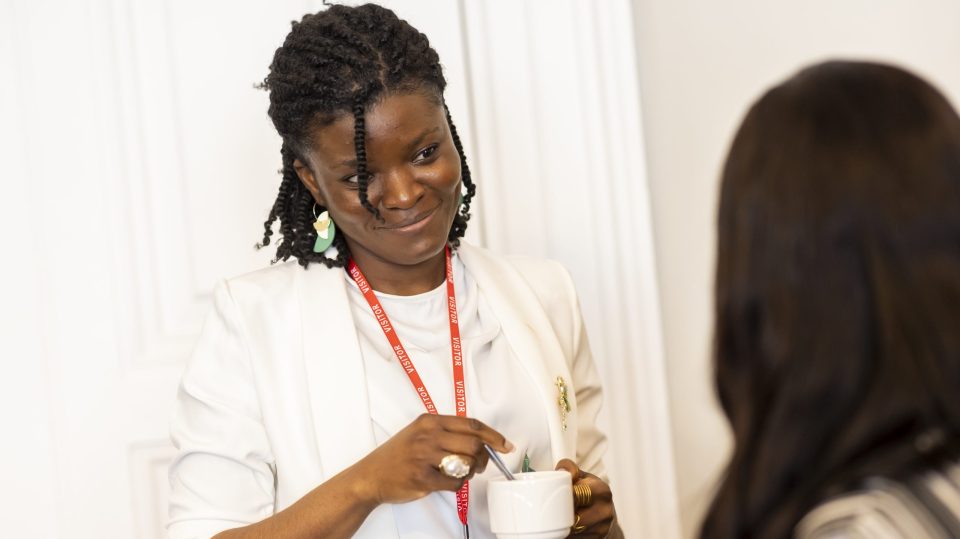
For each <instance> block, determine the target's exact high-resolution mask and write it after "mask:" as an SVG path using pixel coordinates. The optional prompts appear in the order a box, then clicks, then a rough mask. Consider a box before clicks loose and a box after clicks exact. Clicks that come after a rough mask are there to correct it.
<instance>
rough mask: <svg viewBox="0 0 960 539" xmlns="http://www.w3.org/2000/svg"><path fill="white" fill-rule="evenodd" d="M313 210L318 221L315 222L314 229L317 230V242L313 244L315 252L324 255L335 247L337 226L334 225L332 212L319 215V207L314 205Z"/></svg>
mask: <svg viewBox="0 0 960 539" xmlns="http://www.w3.org/2000/svg"><path fill="white" fill-rule="evenodd" d="M313 208H314V210H313V211H314V214H313V215H314V217H316V219H317V220H316V221H314V222H313V228H315V229H316V230H317V241H316V242H314V244H313V252H315V253H322V252H324V251H326V250H327V249H329V248H330V246H331V245H333V237H334V236H336V235H337V226H336V225H334V224H333V219H331V218H330V212H328V211H324V212H323V213H321V214H320V215H317V214H316V211H317V210H316V208H317V206H316V205H314V206H313Z"/></svg>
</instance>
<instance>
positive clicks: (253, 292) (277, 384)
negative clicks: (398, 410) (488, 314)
mask: <svg viewBox="0 0 960 539" xmlns="http://www.w3.org/2000/svg"><path fill="white" fill-rule="evenodd" d="M457 252H458V253H459V256H460V259H461V261H462V262H463V264H464V266H465V267H466V268H467V270H468V271H469V272H470V274H471V275H472V276H473V277H474V279H476V282H477V285H478V288H479V290H480V291H481V293H482V294H484V296H485V297H486V299H487V301H488V303H489V305H490V308H491V309H492V311H493V312H494V313H495V314H496V316H497V318H498V319H499V321H500V325H501V328H502V331H503V334H504V336H505V337H506V339H507V342H508V343H509V345H510V347H511V348H512V349H513V352H514V353H515V354H516V357H517V358H519V359H520V360H521V362H522V364H523V365H524V367H525V368H527V369H528V370H529V374H530V375H531V379H533V380H537V381H539V384H538V389H539V392H538V394H539V397H540V400H541V402H542V403H543V409H544V412H545V413H546V417H547V418H548V420H549V428H550V444H551V450H552V454H553V459H554V461H558V460H560V459H562V458H570V459H573V460H574V461H576V462H577V463H578V464H579V465H580V467H581V468H583V469H584V470H588V471H590V472H592V473H595V474H597V475H600V476H601V477H605V475H606V474H605V469H604V466H603V463H602V460H601V459H602V456H603V454H604V453H605V451H606V438H605V436H604V435H603V433H601V432H600V431H599V430H598V428H597V426H596V418H597V414H598V412H599V411H600V406H601V400H602V393H601V388H600V382H599V378H598V376H597V373H596V369H595V368H594V364H593V358H592V356H591V354H590V348H589V346H588V344H587V337H586V332H585V331H584V326H583V321H582V319H581V315H580V308H579V305H578V301H577V297H576V293H575V291H574V287H573V282H572V280H571V279H570V276H569V274H568V273H567V272H566V270H565V269H564V268H563V267H562V266H560V264H558V263H556V262H552V261H546V260H540V259H533V258H527V257H502V256H498V255H495V254H492V253H490V252H489V251H487V250H485V249H481V248H479V247H474V246H471V245H469V244H467V243H462V244H461V246H460V247H459V248H458V251H457ZM342 272H343V270H342V269H340V268H333V269H329V268H326V267H323V266H319V265H311V266H310V268H309V269H307V270H304V269H303V268H302V267H300V266H299V265H297V264H296V263H294V262H287V263H284V264H278V265H276V266H271V267H269V268H266V269H263V270H260V271H256V272H253V273H250V274H247V275H244V276H241V277H238V278H235V279H230V280H227V281H224V282H222V283H220V284H219V285H218V286H217V287H216V290H215V292H214V310H213V312H212V313H211V314H210V316H209V317H208V319H207V321H206V323H205V325H204V328H203V332H202V334H201V337H200V340H199V342H198V344H197V347H196V349H195V351H194V354H193V356H192V358H191V359H190V361H189V363H188V365H187V368H186V371H185V373H184V375H183V379H182V382H181V385H180V390H179V392H178V395H177V403H176V413H175V417H174V419H173V423H172V427H171V435H172V438H173V441H174V444H175V445H176V446H177V448H178V450H179V452H178V455H177V457H176V459H175V460H174V462H173V463H172V464H171V467H170V484H171V495H170V522H169V524H168V531H169V535H170V537H171V539H196V538H209V537H211V536H212V535H215V534H216V533H219V532H220V531H223V530H225V529H230V528H236V527H240V526H244V525H247V524H250V523H254V522H258V521H260V520H263V519H264V518H266V517H269V516H270V515H272V514H274V513H275V512H277V511H280V510H282V509H284V508H286V507H288V506H289V505H291V504H293V503H294V502H296V501H297V500H299V499H300V498H301V497H303V496H304V495H305V494H306V493H308V492H309V491H311V490H313V489H314V488H315V487H316V486H317V485H319V484H321V483H323V482H324V481H326V480H327V479H328V478H330V477H333V476H334V475H336V474H337V473H338V472H340V471H341V470H343V469H344V468H347V467H348V466H350V465H352V464H353V463H355V462H357V461H358V460H360V459H361V458H362V457H364V456H365V455H367V454H368V453H370V452H371V451H372V450H373V449H374V448H375V447H376V443H375V441H374V431H373V424H372V422H371V419H370V412H369V407H368V399H367V384H366V380H365V375H364V369H363V360H362V358H361V356H360V345H359V342H358V339H357V333H356V329H355V328H354V325H353V319H352V317H351V312H350V306H349V303H348V297H347V289H346V286H347V283H346V280H345V279H344V278H343V275H341V273H342ZM558 377H561V378H563V380H564V381H565V383H566V385H567V387H568V393H569V401H570V404H571V406H572V410H571V411H570V412H569V414H568V415H567V418H566V424H567V426H568V428H567V429H566V430H564V429H563V428H562V422H561V414H560V408H559V403H558V397H559V392H558V388H557V385H556V382H557V378H558ZM356 536H357V537H376V538H391V537H398V534H397V528H396V524H395V522H394V519H393V511H391V510H390V508H389V507H388V506H381V507H379V508H377V509H376V510H374V511H373V512H372V513H371V514H370V516H369V517H368V518H367V519H366V521H365V522H364V524H363V526H362V527H361V528H360V530H359V531H358V532H357V534H356Z"/></svg>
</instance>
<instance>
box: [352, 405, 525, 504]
mask: <svg viewBox="0 0 960 539" xmlns="http://www.w3.org/2000/svg"><path fill="white" fill-rule="evenodd" d="M484 443H486V444H488V445H489V446H490V447H491V448H493V449H495V450H497V451H500V452H501V453H509V452H510V451H513V445H512V444H511V443H510V442H508V441H507V440H506V438H504V437H503V435H501V434H500V433H499V432H497V431H495V430H493V429H491V428H490V427H488V426H486V425H484V424H483V423H482V422H480V421H478V420H476V419H471V418H466V417H457V416H447V415H430V414H423V415H421V416H420V417H418V418H417V419H415V420H414V421H413V422H412V423H410V424H409V425H407V426H406V427H404V429H403V430H401V431H400V432H398V433H397V434H395V435H394V436H393V437H392V438H390V439H389V440H387V442H386V443H384V444H383V445H381V446H380V447H378V448H376V449H375V450H373V451H372V452H371V453H370V454H369V455H367V456H366V457H364V458H363V459H362V460H360V461H359V462H357V463H356V464H355V465H354V466H353V468H354V470H353V472H355V473H356V476H357V477H358V479H359V481H360V482H361V483H362V484H361V485H360V486H361V488H362V492H364V493H365V494H364V496H365V497H366V498H367V499H369V500H370V501H371V502H373V503H375V504H377V505H379V504H384V503H405V502H410V501H413V500H417V499H420V498H422V497H424V496H426V495H427V494H430V493H431V492H435V491H438V490H450V491H457V490H459V489H460V487H461V486H463V483H464V481H466V480H468V479H470V478H471V477H473V475H474V474H476V473H479V472H482V471H483V470H484V469H485V468H486V467H487V459H488V456H487V452H486V450H485V449H484V448H483V444H484ZM450 454H454V455H460V456H461V457H463V458H464V460H466V461H467V463H468V464H470V473H469V474H468V475H467V476H466V477H463V478H461V479H456V478H453V477H448V476H446V475H444V474H442V473H441V472H440V469H439V465H440V461H441V460H442V459H443V457H445V456H447V455H450Z"/></svg>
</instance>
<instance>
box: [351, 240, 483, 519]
mask: <svg viewBox="0 0 960 539" xmlns="http://www.w3.org/2000/svg"><path fill="white" fill-rule="evenodd" d="M445 254H446V263H447V313H448V315H449V317H450V350H451V354H452V356H453V395H454V398H455V402H456V407H457V415H458V416H460V417H465V416H466V415H467V388H466V385H465V384H464V381H463V349H462V348H461V346H460V323H459V321H458V318H457V298H456V294H455V293H454V287H453V264H452V261H451V258H452V257H451V254H450V247H449V246H447V248H446V252H445ZM347 271H348V272H349V273H350V277H352V278H353V281H354V282H355V283H357V287H358V288H360V293H362V294H363V297H364V299H366V300H367V303H369V304H370V309H371V310H372V311H373V316H374V317H375V318H376V319H377V322H378V323H379V324H380V329H382V330H383V334H384V335H386V337H387V341H389V342H390V347H391V348H392V349H393V353H394V355H396V356H397V360H399V361H400V366H401V367H403V370H404V371H405V372H406V373H407V376H408V377H409V378H410V383H411V384H413V388H414V390H416V392H417V394H418V395H419V396H420V400H422V401H423V406H424V407H425V408H426V409H427V412H429V413H431V414H437V413H438V412H437V406H436V405H435V404H434V403H433V399H431V398H430V393H429V392H428V391H427V386H426V385H425V384H424V383H423V380H421V379H420V374H418V373H417V368H416V367H415V366H414V365H413V361H411V360H410V356H409V355H408V354H407V351H406V349H404V347H403V344H401V343H400V338H399V337H397V332H396V331H394V329H393V324H391V323H390V319H389V318H388V317H387V313H386V311H384V310H383V307H382V306H381V305H380V300H379V299H377V295H376V294H375V293H374V291H373V288H372V287H371V286H370V283H369V282H367V279H366V277H364V276H363V272H361V271H360V268H358V267H357V264H356V263H355V262H354V261H353V258H351V259H350V262H349V263H348V264H347ZM469 502H470V484H469V482H467V481H464V483H463V486H462V487H461V488H460V490H459V491H457V515H458V516H459V517H460V522H461V523H462V524H463V533H464V537H469V531H468V530H469V528H468V527H467V508H468V506H469Z"/></svg>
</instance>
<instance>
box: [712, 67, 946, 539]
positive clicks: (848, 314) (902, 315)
mask: <svg viewBox="0 0 960 539" xmlns="http://www.w3.org/2000/svg"><path fill="white" fill-rule="evenodd" d="M721 189H722V190H721V197H720V209H719V216H718V246H717V252H718V261H717V273H716V312H715V315H716V327H715V335H714V338H715V343H714V344H715V351H714V353H715V369H716V384H717V390H718V393H719V399H720V403H721V405H722V408H723V410H724V412H725V414H726V415H727V417H728V419H729V421H730V425H731V428H732V431H733V436H734V445H735V447H734V451H733V455H732V458H731V462H730V465H729V468H728V471H727V475H726V476H725V478H724V480H723V483H722V485H721V487H720V491H719V492H718V494H717V497H716V499H715V500H714V503H713V506H712V508H711V510H710V513H709V515H708V517H707V520H706V521H705V524H704V529H703V536H704V537H725V538H731V537H744V536H747V535H749V536H750V537H758V538H760V537H785V536H789V535H790V533H791V530H792V528H793V526H794V525H795V524H796V523H797V521H798V520H799V519H800V518H802V516H803V515H804V513H805V512H806V511H809V510H810V509H811V508H812V507H813V506H814V505H816V503H817V502H818V501H822V500H823V499H824V498H825V497H828V496H830V495H832V494H836V493H838V492H843V491H844V490H845V489H849V488H853V487H854V486H855V485H856V483H857V482H858V481H859V480H861V479H863V478H865V477H868V476H872V475H884V476H890V477H899V476H903V475H905V474H911V473H915V472H917V471H920V470H923V469H925V468H930V467H934V466H938V465H940V464H942V463H943V462H944V461H945V460H947V459H951V458H956V456H957V455H958V453H960V451H958V447H960V444H958V443H957V440H958V432H960V117H958V116H957V113H956V111H955V110H954V109H953V108H952V107H951V106H950V104H949V103H948V102H947V100H946V99H945V98H944V96H943V95H941V94H940V93H939V92H938V91H937V90H936V89H934V88H933V87H932V86H930V85H929V84H928V83H926V82H924V81H923V80H921V79H920V78H918V77H917V76H915V75H912V74H910V73H908V72H906V71H904V70H902V69H898V68H895V67H891V66H886V65H879V64H872V63H862V62H827V63H823V64H819V65H815V66H813V67H810V68H807V69H804V70H803V71H801V72H799V73H798V74H796V75H795V76H793V77H792V78H790V79H789V80H787V81H786V82H784V83H782V84H780V85H779V86H777V87H775V88H773V89H771V90H769V91H768V92H767V93H766V94H764V95H763V97H761V98H760V99H759V101H757V102H756V103H755V104H754V105H753V106H752V107H751V109H750V111H749V112H748V114H747V116H746V118H745V119H744V120H743V124H742V125H741V127H740V129H739V131H738V132H737V135H736V137H735V139H734V141H733V144H732V147H731V149H730V153H729V156H728V158H727V162H726V165H725V168H724V171H723V179H722V188H721Z"/></svg>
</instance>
